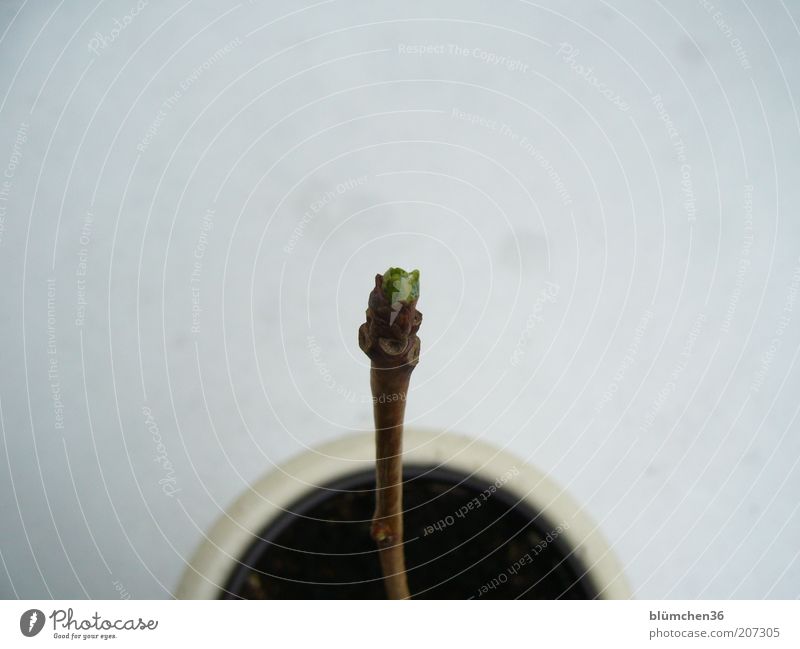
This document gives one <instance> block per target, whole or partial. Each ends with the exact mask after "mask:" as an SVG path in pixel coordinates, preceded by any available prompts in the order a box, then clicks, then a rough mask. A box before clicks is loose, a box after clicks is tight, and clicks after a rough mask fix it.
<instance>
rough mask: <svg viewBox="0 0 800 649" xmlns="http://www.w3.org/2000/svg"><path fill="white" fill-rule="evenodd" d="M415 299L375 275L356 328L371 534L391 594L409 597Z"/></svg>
mask: <svg viewBox="0 0 800 649" xmlns="http://www.w3.org/2000/svg"><path fill="white" fill-rule="evenodd" d="M392 270H395V269H390V270H389V271H387V275H388V274H389V273H390V272H391V271H392ZM415 281H416V276H415ZM389 288H390V292H391V287H389ZM396 295H397V294H396V293H395V296H396ZM416 303H417V300H416V296H414V297H413V298H408V297H407V296H406V299H403V300H394V299H391V300H390V298H389V297H387V294H386V291H385V290H384V277H383V276H382V275H376V276H375V288H374V289H373V291H372V293H370V296H369V306H368V308H367V321H366V322H365V323H364V324H363V325H361V328H360V329H359V331H358V342H359V346H360V347H361V349H362V350H363V351H364V353H365V354H366V355H367V356H369V358H370V360H371V368H370V387H371V388H372V400H373V415H374V419H375V446H376V450H377V453H376V472H375V473H376V485H375V488H376V496H375V515H374V517H373V519H372V528H371V534H372V538H373V539H374V540H375V543H376V544H377V546H378V554H379V556H380V562H381V569H382V571H383V577H384V583H385V585H386V593H387V595H388V596H389V599H408V598H410V597H411V594H410V592H409V590H408V582H407V579H406V569H405V556H404V553H403V456H402V454H403V420H404V417H405V409H406V395H407V393H408V384H409V381H410V379H411V372H413V371H414V368H415V367H416V365H417V363H418V362H419V350H420V342H419V338H418V337H417V335H416V334H417V330H418V329H419V325H420V322H421V321H422V314H421V313H420V312H419V311H417V309H416Z"/></svg>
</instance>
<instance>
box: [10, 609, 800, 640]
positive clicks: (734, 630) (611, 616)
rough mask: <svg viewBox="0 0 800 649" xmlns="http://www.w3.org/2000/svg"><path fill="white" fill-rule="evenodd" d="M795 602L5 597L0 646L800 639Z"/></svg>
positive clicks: (799, 616)
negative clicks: (377, 600) (34, 598)
mask: <svg viewBox="0 0 800 649" xmlns="http://www.w3.org/2000/svg"><path fill="white" fill-rule="evenodd" d="M798 618H800V603H798V602H797V601H742V600H737V601H711V600H701V601H680V600H678V601H596V602H592V601H588V602H587V601H562V602H555V601H543V602H530V601H529V602H523V601H503V602H497V601H495V602H491V601H486V602H454V601H440V602H423V601H410V602H375V601H347V602H332V601H303V602H299V601H295V602H286V601H283V602H279V601H193V602H189V601H152V600H147V601H137V600H127V601H117V600H114V601H83V600H73V601H56V602H53V601H50V600H47V601H16V600H14V601H3V602H0V647H4V648H5V647H35V646H38V647H44V646H52V645H55V646H62V647H66V646H75V645H76V644H77V645H79V646H94V644H95V643H101V644H103V645H104V646H114V647H120V648H121V647H147V648H148V649H151V648H156V647H171V648H175V647H189V646H203V647H214V646H220V647H226V649H233V648H234V647H237V646H241V647H251V646H257V647H275V646H278V647H280V646H296V645H299V646H301V647H325V648H326V649H327V648H328V647H346V648H347V649H359V648H361V647H364V648H368V649H394V648H395V647H396V648H397V649H401V648H402V649H408V648H409V647H435V646H439V645H441V646H442V647H450V646H453V644H454V643H462V644H463V646H465V647H473V646H478V647H498V646H512V645H513V644H518V643H520V642H522V643H523V646H532V647H541V646H547V647H553V646H569V647H573V646H574V647H595V646H604V647H605V646H608V647H636V648H640V647H644V646H653V647H658V646H664V647H683V646H692V647H700V646H709V647H774V648H778V647H793V648H795V647H800V634H798Z"/></svg>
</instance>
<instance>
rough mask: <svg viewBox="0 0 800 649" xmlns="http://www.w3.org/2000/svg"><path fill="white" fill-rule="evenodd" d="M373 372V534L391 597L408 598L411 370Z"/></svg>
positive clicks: (371, 381)
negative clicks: (406, 451)
mask: <svg viewBox="0 0 800 649" xmlns="http://www.w3.org/2000/svg"><path fill="white" fill-rule="evenodd" d="M370 375H371V377H370V383H371V385H372V394H373V397H374V398H375V399H376V401H375V405H374V409H373V410H374V413H373V414H374V417H375V448H376V450H377V453H376V470H375V515H374V516H373V518H372V527H371V534H372V538H373V539H374V541H375V543H376V544H377V546H378V551H379V557H380V562H381V569H382V571H383V576H384V582H385V585H386V593H387V595H388V596H389V599H408V598H409V597H411V593H410V592H409V590H408V580H407V578H406V562H405V555H404V552H403V418H404V416H405V404H406V393H407V389H408V379H409V378H410V376H411V372H404V371H403V370H397V369H391V370H388V371H387V370H380V369H377V368H375V367H373V368H372V370H371V372H370ZM403 375H405V376H403ZM403 383H404V385H403ZM386 399H390V401H386Z"/></svg>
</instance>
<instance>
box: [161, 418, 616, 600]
mask: <svg viewBox="0 0 800 649" xmlns="http://www.w3.org/2000/svg"><path fill="white" fill-rule="evenodd" d="M403 442H404V452H403V461H404V462H405V463H408V464H414V465H420V466H431V465H433V466H441V467H442V468H447V469H451V470H454V471H457V472H459V473H463V474H466V475H468V476H471V477H473V478H476V479H478V480H481V481H483V482H485V483H486V484H493V483H495V482H496V481H497V480H498V479H499V478H500V477H501V476H508V475H509V472H514V474H515V475H514V476H513V477H512V478H510V479H508V480H507V481H504V482H503V484H502V489H503V490H504V491H505V492H507V493H509V494H511V495H512V496H515V497H516V498H517V499H519V500H520V501H522V502H524V503H525V504H526V505H527V506H528V507H530V508H531V509H532V510H534V511H536V512H540V513H541V514H542V515H543V517H544V518H545V520H547V521H548V522H550V523H551V524H553V525H561V524H562V523H565V524H566V526H565V529H564V530H563V531H562V532H561V533H560V534H559V538H560V539H561V540H562V542H564V543H565V544H566V546H567V547H569V549H570V550H574V557H575V559H576V563H577V565H579V566H582V567H583V568H584V569H585V571H586V577H587V578H588V580H589V582H590V585H591V586H592V587H593V589H594V590H595V592H597V593H599V597H600V598H602V599H629V598H630V597H631V591H630V588H629V586H628V584H627V581H626V579H625V575H624V573H623V570H622V567H621V565H620V563H619V561H618V560H617V558H616V556H615V555H614V553H613V551H612V550H611V548H610V547H609V545H608V543H607V542H606V540H605V539H604V538H603V536H602V534H601V533H600V531H599V528H598V526H597V525H596V524H595V523H594V522H593V521H592V520H591V519H590V518H589V516H588V515H587V514H586V513H585V512H584V511H583V509H582V508H581V507H579V506H578V504H577V503H576V502H575V501H574V500H573V499H572V498H571V497H570V496H569V494H567V493H566V491H565V490H564V489H562V488H561V487H559V486H558V485H557V484H556V483H555V482H553V481H552V480H551V479H550V478H549V477H548V476H547V475H545V474H544V473H542V472H541V471H540V470H538V469H537V468H536V467H534V466H532V465H530V464H528V463H526V462H524V461H522V460H520V459H519V458H517V457H515V456H514V455H512V454H510V453H508V452H506V451H503V450H499V449H497V448H496V447H494V446H491V445H490V444H487V443H486V442H483V441H480V440H477V439H474V438H471V437H463V436H461V435H455V434H452V433H441V432H438V431H430V430H424V429H406V430H405V431H404V434H403ZM374 453H375V442H374V434H372V433H359V434H355V435H348V436H346V437H341V438H339V439H336V440H334V441H332V442H329V443H327V444H324V445H322V446H319V447H317V448H316V449H311V450H308V451H305V452H303V453H301V454H300V455H298V456H296V457H295V458H293V459H291V460H289V461H288V462H286V463H285V464H283V465H282V466H280V467H279V468H277V469H274V470H272V471H270V472H269V473H267V474H266V475H264V476H263V477H262V478H260V479H259V480H258V481H256V482H255V484H253V485H252V487H251V488H249V489H247V490H246V491H245V492H244V493H243V494H242V495H241V496H240V497H239V498H238V499H237V500H236V502H235V503H234V504H233V505H232V506H231V507H230V509H228V511H227V512H225V513H224V514H223V515H222V516H221V517H220V518H219V519H218V520H217V522H216V523H215V524H214V526H213V527H212V528H211V530H210V531H209V532H208V534H207V535H206V536H205V538H204V539H203V541H202V543H201V544H200V547H199V548H198V549H197V551H196V552H195V554H194V556H193V557H192V559H191V560H190V562H189V564H188V566H187V568H186V570H185V571H184V574H183V576H182V578H181V580H180V583H179V584H178V587H177V589H176V592H175V596H176V597H177V598H179V599H216V598H218V597H219V594H220V592H221V589H222V588H223V587H224V585H225V584H226V583H227V581H228V579H229V577H230V575H231V574H232V572H233V569H234V567H235V564H236V563H237V561H238V560H239V559H240V558H241V557H242V556H243V555H244V554H245V552H247V550H248V548H249V547H250V546H251V544H252V542H253V540H254V538H255V537H256V536H258V535H259V534H260V533H261V532H262V531H263V530H264V529H265V528H266V527H267V526H268V525H269V524H270V523H272V522H273V521H275V520H276V519H277V518H278V517H279V516H280V515H281V514H283V513H284V512H285V511H286V510H287V509H288V508H289V507H291V506H292V505H293V504H294V503H296V502H298V501H299V500H301V499H302V498H303V497H304V496H305V495H307V494H308V492H309V489H310V485H326V484H330V483H333V482H336V481H338V480H340V479H342V478H344V477H346V476H349V475H353V474H356V473H361V472H363V471H369V470H372V469H374V462H375V460H374ZM562 527H564V526H562Z"/></svg>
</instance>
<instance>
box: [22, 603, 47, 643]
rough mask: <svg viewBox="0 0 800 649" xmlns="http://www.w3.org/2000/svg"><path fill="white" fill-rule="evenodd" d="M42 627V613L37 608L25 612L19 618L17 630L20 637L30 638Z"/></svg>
mask: <svg viewBox="0 0 800 649" xmlns="http://www.w3.org/2000/svg"><path fill="white" fill-rule="evenodd" d="M42 627H44V613H42V612H41V611H40V610H39V609H38V608H32V609H31V610H29V611H25V612H24V613H23V614H22V616H21V617H20V618H19V630H20V631H22V635H24V636H26V637H28V638H32V637H33V636H35V635H36V634H37V633H39V631H41V630H42Z"/></svg>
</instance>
